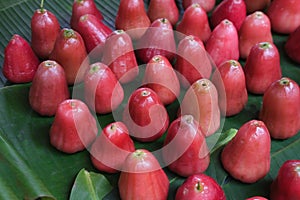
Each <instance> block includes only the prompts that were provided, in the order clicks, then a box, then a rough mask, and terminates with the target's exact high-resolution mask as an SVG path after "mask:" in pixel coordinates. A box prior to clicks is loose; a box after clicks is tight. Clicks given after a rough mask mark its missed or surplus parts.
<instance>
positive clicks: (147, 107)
mask: <svg viewBox="0 0 300 200" xmlns="http://www.w3.org/2000/svg"><path fill="white" fill-rule="evenodd" d="M123 122H124V123H125V124H126V126H127V128H128V130H129V133H130V135H131V136H133V137H134V138H135V139H136V140H138V141H141V142H151V141H154V140H156V139H158V138H160V137H161V136H162V134H163V133H164V132H165V131H166V130H167V128H168V126H169V116H168V113H167V110H166V108H165V107H164V105H163V104H162V102H161V101H160V99H159V97H158V95H157V94H156V93H155V92H154V91H153V90H152V89H150V88H145V87H141V88H139V89H136V90H135V91H134V92H133V93H132V94H131V95H130V97H129V100H128V104H127V105H126V107H125V109H124V111H123Z"/></svg>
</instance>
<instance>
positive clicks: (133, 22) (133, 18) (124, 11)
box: [115, 0, 151, 40]
mask: <svg viewBox="0 0 300 200" xmlns="http://www.w3.org/2000/svg"><path fill="white" fill-rule="evenodd" d="M150 25H151V21H150V19H149V17H148V15H147V12H146V10H145V6H144V1H143V0H121V1H120V4H119V8H118V12H117V16H116V19H115V27H116V29H118V30H124V31H126V32H127V33H128V34H129V35H130V37H131V38H132V40H137V39H139V38H140V37H141V36H142V35H143V34H144V33H145V31H146V30H147V28H148V27H149V26H150Z"/></svg>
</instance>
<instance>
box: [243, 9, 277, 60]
mask: <svg viewBox="0 0 300 200" xmlns="http://www.w3.org/2000/svg"><path fill="white" fill-rule="evenodd" d="M259 42H270V43H273V37H272V33H271V23H270V20H269V18H268V16H267V15H265V14H264V13H263V12H261V11H256V12H254V13H252V14H250V15H248V16H247V17H246V19H245V20H244V22H243V24H242V26H241V28H240V30H239V50H240V57H241V58H244V59H245V58H247V57H248V55H249V53H250V50H251V48H252V46H254V45H255V44H257V43H259Z"/></svg>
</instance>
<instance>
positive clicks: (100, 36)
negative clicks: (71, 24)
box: [77, 14, 112, 57]
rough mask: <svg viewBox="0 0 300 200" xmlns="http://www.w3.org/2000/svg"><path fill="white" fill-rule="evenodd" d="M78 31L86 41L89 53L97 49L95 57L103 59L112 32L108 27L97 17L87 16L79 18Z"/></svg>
mask: <svg viewBox="0 0 300 200" xmlns="http://www.w3.org/2000/svg"><path fill="white" fill-rule="evenodd" d="M77 30H78V33H80V35H81V37H82V38H83V40H84V44H85V47H86V50H87V52H88V53H90V52H91V51H92V50H93V49H95V48H97V50H95V51H96V53H94V52H93V54H97V55H95V56H97V57H101V54H102V52H103V46H104V43H105V41H106V38H107V37H108V36H109V35H110V34H111V32H112V30H111V29H110V28H109V27H108V26H106V25H105V24H104V23H103V22H102V21H101V20H100V19H98V18H97V17H96V16H95V15H92V14H85V15H82V16H81V17H80V18H79V21H78V23H77Z"/></svg>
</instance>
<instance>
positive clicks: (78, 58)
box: [49, 28, 89, 85]
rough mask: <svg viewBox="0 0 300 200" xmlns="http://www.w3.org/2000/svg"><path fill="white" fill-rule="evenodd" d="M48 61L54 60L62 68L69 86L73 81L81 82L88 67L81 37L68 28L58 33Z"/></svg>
mask: <svg viewBox="0 0 300 200" xmlns="http://www.w3.org/2000/svg"><path fill="white" fill-rule="evenodd" d="M49 59H50V60H55V61H56V62H58V63H59V64H60V65H61V66H62V67H63V68H64V70H65V73H66V77H67V82H68V84H69V85H73V84H74V83H75V81H76V83H79V82H81V81H83V78H84V74H85V71H86V70H87V68H88V66H89V60H88V58H87V52H86V49H85V45H84V41H83V39H82V37H81V35H80V34H79V33H78V32H77V31H74V30H73V29H68V28H64V29H62V30H61V31H60V33H59V35H58V37H57V39H56V42H55V45H54V49H53V51H52V53H51V54H50V57H49Z"/></svg>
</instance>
